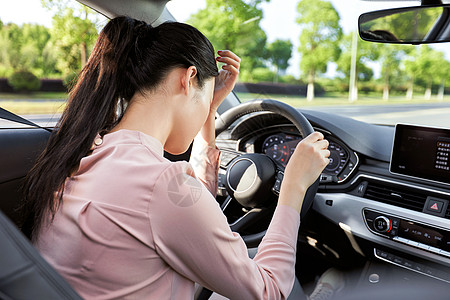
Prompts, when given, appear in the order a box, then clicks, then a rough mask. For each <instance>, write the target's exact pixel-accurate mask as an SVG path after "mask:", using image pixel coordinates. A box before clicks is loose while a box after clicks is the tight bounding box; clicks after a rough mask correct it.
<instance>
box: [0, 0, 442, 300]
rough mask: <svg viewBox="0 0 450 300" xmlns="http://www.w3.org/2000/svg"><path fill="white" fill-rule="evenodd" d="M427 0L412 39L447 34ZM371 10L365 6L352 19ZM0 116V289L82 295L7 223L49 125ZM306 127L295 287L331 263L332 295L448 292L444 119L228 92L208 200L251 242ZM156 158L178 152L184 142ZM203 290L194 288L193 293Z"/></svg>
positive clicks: (149, 14) (130, 9)
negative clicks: (430, 16)
mask: <svg viewBox="0 0 450 300" xmlns="http://www.w3.org/2000/svg"><path fill="white" fill-rule="evenodd" d="M79 2H81V3H83V4H85V5H87V6H89V7H91V8H92V9H94V10H96V11H97V12H99V13H101V14H103V15H105V16H106V17H108V18H113V17H115V16H119V15H129V16H131V17H135V18H138V19H141V20H144V21H146V22H148V23H150V24H153V25H157V24H160V23H162V22H165V21H168V20H174V17H173V16H172V15H171V14H170V12H169V10H168V9H167V7H166V3H167V2H168V0H133V1H120V0H80V1H79ZM423 2H424V3H423V4H427V3H426V2H427V1H423ZM439 2H440V1H439ZM130 3H132V5H130ZM432 4H433V5H435V6H437V5H441V6H442V7H443V14H442V17H441V19H440V21H439V22H437V23H435V26H438V25H439V26H440V27H441V28H437V27H435V28H433V31H434V38H432V37H430V36H427V37H424V39H428V40H422V41H412V42H411V41H410V43H418V42H426V43H430V42H433V41H436V40H439V42H442V41H448V40H450V13H449V12H450V7H449V5H445V4H442V3H440V4H439V3H438V4H436V3H432ZM398 12H400V11H398ZM394 13H396V11H390V12H387V14H394ZM380 16H383V14H382V13H380V12H378V13H377V15H371V16H365V17H364V18H363V19H360V23H361V24H364V22H369V21H373V20H374V19H375V18H376V17H380ZM361 20H362V21H361ZM364 20H365V21H364ZM364 28H365V29H364V30H366V31H367V30H369V29H367V27H364ZM361 36H362V37H363V35H361ZM363 38H364V37H363ZM374 39H376V37H374V36H372V37H371V38H369V39H368V40H371V41H376V40H374ZM377 41H378V42H387V41H386V40H377ZM0 118H1V119H6V120H10V121H11V126H10V127H9V128H0V165H1V166H2V167H1V168H0V195H1V198H0V199H1V200H0V210H1V212H2V213H0V252H1V253H2V255H0V298H1V299H81V298H80V296H78V295H77V293H76V292H75V291H74V290H73V289H71V287H70V286H69V285H68V284H67V283H66V282H65V281H64V279H62V278H61V277H60V276H59V275H58V274H57V272H56V271H54V270H53V269H52V268H51V266H50V265H48V263H46V262H45V260H44V259H43V258H42V257H40V255H39V253H38V252H37V251H36V250H35V249H34V248H33V246H32V245H31V243H30V242H29V241H28V239H27V238H26V236H27V234H29V230H30V228H29V227H27V226H29V225H30V224H28V225H27V226H24V227H22V228H18V227H17V224H20V223H21V221H22V220H21V219H20V218H21V217H20V216H19V215H18V214H17V207H18V206H19V205H20V200H21V186H22V184H23V181H24V178H25V176H26V174H27V172H28V170H30V168H31V167H32V165H33V163H34V161H35V160H36V158H37V156H38V155H39V153H40V152H41V151H42V150H43V149H44V147H45V145H46V141H47V139H48V138H49V136H50V134H51V131H52V130H56V128H50V127H45V128H44V127H40V126H38V125H36V124H33V123H32V122H29V121H27V120H25V119H23V118H22V117H19V116H16V115H14V114H12V113H10V112H8V111H6V110H4V109H1V108H0ZM20 123H21V124H20ZM19 124H20V125H19ZM23 124H26V125H27V126H22V125H23ZM312 131H319V132H322V133H323V134H324V136H325V138H326V139H327V140H328V141H329V142H330V146H329V150H330V152H331V156H330V164H329V165H328V166H327V167H326V168H325V170H324V172H323V173H322V175H321V176H320V178H318V180H317V182H316V183H315V184H314V185H313V186H312V187H311V188H310V189H309V190H308V194H307V196H306V198H305V203H304V206H303V208H302V213H301V218H302V219H301V220H302V221H301V226H300V231H299V239H298V246H297V263H296V277H297V279H298V283H299V284H300V285H301V286H302V288H303V290H304V291H305V292H306V293H308V292H310V291H311V290H312V289H313V287H314V284H315V281H316V280H317V278H318V277H319V276H320V275H321V274H322V273H323V272H324V271H325V270H327V269H328V268H330V267H333V268H337V269H339V270H341V271H342V272H344V274H345V280H346V289H345V291H343V292H342V293H343V295H344V294H345V296H342V299H362V297H365V298H367V299H379V297H385V296H387V297H397V298H399V299H424V297H430V296H432V297H434V298H435V299H449V298H448V297H449V296H448V295H449V294H450V205H449V203H450V176H449V175H450V174H449V167H448V166H447V160H448V156H449V153H450V129H445V128H433V127H424V126H418V125H408V124H398V125H397V126H385V125H376V124H370V123H366V122H362V121H357V120H355V119H351V118H348V117H344V116H340V115H337V114H333V113H327V112H321V111H316V110H309V109H303V108H293V107H291V106H289V105H287V104H284V103H282V102H279V101H277V99H257V100H254V101H249V102H245V103H242V104H241V103H240V101H239V99H238V97H237V96H236V95H235V94H234V93H232V94H230V95H229V96H228V97H227V99H226V100H225V101H224V103H223V104H222V106H221V108H220V109H219V114H218V115H217V119H216V136H217V140H216V144H217V147H218V148H219V149H220V150H221V152H222V158H221V162H220V170H219V186H218V195H217V201H218V202H219V204H220V205H221V207H222V209H223V212H224V214H225V215H226V217H227V220H228V223H229V224H230V227H231V228H232V230H233V231H236V232H238V233H239V234H240V235H241V236H242V237H243V239H244V241H245V242H246V244H247V245H248V247H249V248H257V246H258V243H259V242H260V241H261V239H262V238H263V237H264V233H265V230H266V229H267V226H268V224H269V222H270V220H271V215H272V213H273V211H274V209H275V206H276V201H277V195H278V193H279V189H280V185H281V183H282V180H283V171H284V168H285V166H286V163H287V161H288V160H289V157H290V155H292V153H293V149H295V145H297V143H298V142H299V141H300V140H301V139H302V138H303V137H305V136H306V135H308V134H309V133H311V132H312ZM166 157H168V158H169V159H171V160H180V159H185V160H188V158H189V152H187V153H185V154H183V155H180V156H173V155H170V154H166ZM251 165H252V166H255V168H256V172H252V171H251V170H250V169H251V168H249V166H251ZM255 174H256V175H255ZM242 183H244V184H242ZM242 186H244V187H245V189H242ZM240 188H241V189H240ZM20 231H22V233H21V232H20ZM39 293H42V294H39ZM211 294H212V293H211V292H209V291H206V290H202V291H201V292H199V293H198V295H197V296H196V298H197V299H208V298H209V297H210V296H211ZM212 297H214V295H213V296H212ZM291 298H292V299H295V296H292V297H291Z"/></svg>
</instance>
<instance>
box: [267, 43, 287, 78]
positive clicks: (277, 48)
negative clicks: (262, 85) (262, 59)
mask: <svg viewBox="0 0 450 300" xmlns="http://www.w3.org/2000/svg"><path fill="white" fill-rule="evenodd" d="M291 56H292V43H291V41H289V40H286V41H285V40H276V41H274V42H273V43H271V44H269V45H268V46H267V54H266V57H267V59H268V60H269V62H270V63H271V64H272V65H274V66H275V68H276V71H275V82H278V76H279V74H280V71H284V70H286V69H287V68H288V67H289V59H290V58H291Z"/></svg>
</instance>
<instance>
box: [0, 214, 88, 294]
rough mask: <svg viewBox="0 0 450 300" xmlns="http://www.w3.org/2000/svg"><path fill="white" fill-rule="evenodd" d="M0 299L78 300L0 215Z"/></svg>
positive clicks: (59, 277) (9, 222)
mask: <svg viewBox="0 0 450 300" xmlns="http://www.w3.org/2000/svg"><path fill="white" fill-rule="evenodd" d="M0 253H1V255H0V299H4V300H10V299H14V300H21V299H24V300H28V299H46V300H53V299H55V300H56V299H58V300H63V299H70V300H72V299H82V298H81V297H80V296H79V295H78V294H77V293H76V292H75V290H74V289H73V288H72V287H71V286H70V285H69V284H68V283H67V282H66V281H65V280H64V279H63V278H62V277H61V275H59V274H58V273H57V272H56V270H55V269H53V268H52V267H51V266H50V265H49V264H48V263H47V262H46V261H45V260H44V258H43V257H42V256H41V255H40V254H39V252H38V251H37V250H36V249H35V248H34V247H33V245H32V244H31V243H30V242H29V240H28V239H27V238H26V237H25V236H24V235H23V233H22V232H20V231H19V229H18V228H17V227H16V226H15V225H14V224H13V223H12V222H11V221H10V220H9V219H8V217H6V216H5V215H4V214H3V212H2V211H0Z"/></svg>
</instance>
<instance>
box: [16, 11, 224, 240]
mask: <svg viewBox="0 0 450 300" xmlns="http://www.w3.org/2000/svg"><path fill="white" fill-rule="evenodd" d="M190 66H195V67H196V68H197V83H198V86H199V87H200V88H201V87H203V85H204V83H205V80H207V79H209V78H211V77H214V76H217V75H218V70H217V65H216V62H215V53H214V48H213V47H212V45H211V43H210V42H209V41H208V39H207V38H206V37H205V36H204V35H203V34H202V33H200V32H199V31H198V30H197V29H195V28H194V27H192V26H190V25H187V24H182V23H177V22H167V23H163V24H161V25H159V26H157V27H152V26H150V25H148V24H146V23H145V22H143V21H138V20H135V19H132V18H129V17H117V18H114V19H112V20H110V21H109V22H108V24H107V25H106V26H105V27H104V28H103V30H102V31H101V33H100V35H99V37H98V39H97V43H96V44H95V47H94V49H93V51H92V54H91V56H90V57H89V60H88V62H87V64H86V66H85V67H84V68H83V70H82V71H81V73H80V74H79V76H78V80H77V83H76V84H75V86H74V88H73V89H72V91H71V93H70V95H69V99H68V103H67V106H66V109H65V110H64V112H63V114H62V116H61V119H60V120H59V122H58V125H57V126H56V127H57V129H56V130H55V131H54V132H53V133H52V135H51V137H50V139H49V141H48V144H47V147H46V148H45V150H44V151H43V153H42V154H41V155H40V156H39V158H38V160H37V162H36V164H35V165H34V167H33V168H32V169H31V171H30V172H29V173H28V176H27V178H26V182H25V185H24V204H23V206H22V211H23V215H24V217H25V219H26V220H27V221H26V223H27V225H24V226H23V230H24V232H25V233H26V234H27V235H28V236H29V237H30V238H31V239H32V240H33V241H35V240H36V238H37V234H38V233H39V231H40V229H41V227H42V224H43V222H44V220H45V219H46V218H47V217H49V216H51V217H52V219H53V217H54V216H55V213H56V211H57V210H58V208H59V206H60V204H61V203H62V196H63V193H64V183H65V180H66V178H67V177H68V176H70V175H71V174H73V173H74V172H75V171H76V170H77V168H78V165H79V163H80V160H81V159H82V158H83V157H85V156H86V155H88V154H89V151H90V148H91V145H92V143H93V141H94V139H95V136H96V135H97V134H98V133H100V132H106V131H108V130H110V129H112V128H113V127H114V126H115V125H117V123H118V122H119V121H120V119H121V117H122V116H123V112H124V106H126V104H127V103H128V101H129V100H130V99H131V98H132V97H133V95H134V94H135V93H136V92H140V93H145V91H149V90H152V89H153V88H155V87H157V86H158V84H160V83H161V82H162V81H163V80H164V78H165V77H166V75H167V74H168V73H169V72H170V71H171V70H172V69H174V68H176V67H184V68H189V67H190ZM25 219H24V220H25ZM30 224H32V226H30Z"/></svg>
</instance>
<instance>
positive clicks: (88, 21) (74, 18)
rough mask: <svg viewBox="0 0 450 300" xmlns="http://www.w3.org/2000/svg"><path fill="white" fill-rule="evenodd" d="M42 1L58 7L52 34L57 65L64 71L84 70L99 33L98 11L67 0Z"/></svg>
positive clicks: (53, 7) (65, 72)
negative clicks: (97, 25)
mask: <svg viewBox="0 0 450 300" xmlns="http://www.w3.org/2000/svg"><path fill="white" fill-rule="evenodd" d="M41 3H42V5H43V6H44V7H46V8H48V9H51V10H52V11H53V10H54V11H56V14H55V15H54V16H53V27H52V32H51V34H52V37H53V39H52V44H53V45H54V47H55V48H56V50H57V51H56V56H57V61H58V63H57V68H58V69H59V70H60V71H61V72H62V73H63V74H65V75H66V74H68V73H70V72H73V71H76V72H77V71H79V70H81V68H82V67H83V66H84V65H85V64H86V62H87V58H88V56H89V53H90V51H91V49H92V47H93V45H94V43H95V41H96V39H97V36H98V32H97V28H96V25H95V24H96V23H97V22H98V14H97V13H95V12H94V11H93V10H91V9H90V8H88V7H87V6H84V5H81V4H79V3H74V2H73V1H68V0H41Z"/></svg>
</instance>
